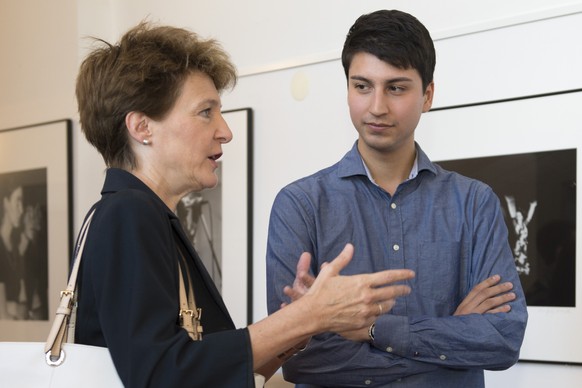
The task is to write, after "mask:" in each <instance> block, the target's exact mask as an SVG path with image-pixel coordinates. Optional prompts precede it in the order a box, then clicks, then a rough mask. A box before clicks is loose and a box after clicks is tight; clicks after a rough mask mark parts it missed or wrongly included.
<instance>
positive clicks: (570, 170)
mask: <svg viewBox="0 0 582 388" xmlns="http://www.w3.org/2000/svg"><path fill="white" fill-rule="evenodd" d="M581 101H582V89H576V90H566V91H560V92H556V93H548V94H543V95H534V96H524V97H518V98H512V99H506V100H500V101H486V102H482V103H475V104H467V105H459V106H452V107H439V108H438V109H433V110H431V111H429V112H427V113H425V114H424V115H423V117H422V118H421V121H420V123H419V126H418V128H417V130H416V140H417V141H418V143H419V144H420V145H421V147H422V148H423V150H424V151H425V152H426V153H427V155H428V156H429V157H430V158H431V160H433V161H435V162H436V163H437V164H441V165H442V166H444V167H445V168H447V169H453V170H457V171H458V172H460V173H462V174H464V175H469V176H471V175H473V177H474V178H477V179H479V180H482V181H484V182H485V183H488V184H489V185H490V186H491V187H492V189H493V190H494V192H495V193H496V194H497V195H498V197H499V200H500V204H501V206H502V209H503V210H504V211H505V212H506V213H507V216H508V218H510V217H509V212H510V210H509V205H508V202H507V199H506V198H505V196H506V195H507V193H506V192H504V190H506V189H505V188H507V187H509V188H510V189H509V190H510V191H513V192H515V193H517V196H516V198H517V200H516V203H517V206H520V208H521V212H522V215H524V216H525V215H526V214H527V213H529V212H530V211H531V202H533V200H531V198H534V197H536V196H540V198H543V200H539V201H538V203H537V204H536V206H537V208H536V209H535V213H536V215H537V216H538V217H541V218H544V217H545V218H546V219H548V220H549V219H554V218H555V216H556V214H557V213H559V212H562V215H563V216H564V217H565V219H568V220H569V222H570V221H571V223H572V224H573V228H570V229H569V231H570V232H571V233H574V236H573V239H574V241H573V244H574V247H572V246H571V245H572V243H571V242H570V248H571V250H570V251H569V253H568V255H570V256H574V257H570V258H569V260H571V261H572V263H571V264H572V267H571V268H570V270H571V271H572V272H573V273H574V277H573V280H574V282H575V285H574V287H573V291H572V292H573V293H574V295H573V299H572V300H569V301H568V302H565V303H555V305H546V304H551V303H546V302H542V303H537V304H538V305H530V306H528V313H529V319H528V324H527V328H526V333H525V338H524V342H523V345H522V347H521V352H520V361H534V362H546V363H567V364H580V363H582V349H581V348H580V347H579V346H576V345H575V344H577V343H580V342H581V341H582V334H581V333H580V330H579V323H580V322H582V306H581V301H582V287H581V285H582V260H581V259H580V250H577V249H576V248H575V246H576V242H577V241H579V240H580V237H581V230H580V229H581V228H576V225H577V221H578V220H579V219H580V206H577V204H578V203H580V195H581V192H580V190H576V181H577V179H578V176H579V173H580V171H582V170H581V168H580V158H578V157H577V150H578V149H580V147H582V137H581V136H580V135H579V131H580V125H581V124H582V120H581V118H580V114H579V112H578V111H579V109H578V107H579V105H580V102H581ZM479 171H480V172H479ZM552 174H557V175H563V176H564V175H565V176H566V178H565V180H560V179H559V177H552V176H551V175H552ZM557 182H561V183H557ZM557 184H564V185H566V186H569V187H561V188H556V190H553V191H552V190H549V186H552V185H557ZM544 186H545V187H544ZM540 190H541V191H540ZM544 190H549V191H547V192H546V191H544ZM564 190H565V191H564ZM565 192H567V194H566V195H565V197H562V194H564V193H565ZM564 201H569V202H570V203H563V202H564ZM571 202H574V203H571ZM563 212H566V213H563ZM567 212H574V214H569V213H567ZM525 217H527V216H525ZM534 217H535V216H534ZM532 220H533V219H532ZM506 221H507V219H506ZM538 221H540V220H538ZM532 222H533V221H532ZM508 224H509V225H511V223H510V221H508ZM532 226H534V225H533V224H532ZM508 232H509V233H510V234H509V239H510V247H512V249H513V248H514V246H513V245H512V244H513V243H515V239H513V241H512V234H511V233H514V231H513V228H512V227H511V228H510V227H508ZM530 232H531V233H530V235H529V238H530V240H532V241H533V240H534V239H536V237H539V236H537V234H540V233H546V232H547V231H546V230H544V231H543V232H542V225H537V226H535V228H534V229H532V230H531V231H530ZM540 244H545V243H540ZM534 245H535V244H534ZM534 245H532V247H531V249H532V250H533V249H538V248H539V247H537V248H536V247H535V246H534ZM532 253H534V252H532ZM539 254H540V255H541V252H540V253H539ZM526 283H527V282H524V281H523V280H522V284H523V285H524V290H525V289H526V286H527V284H526Z"/></svg>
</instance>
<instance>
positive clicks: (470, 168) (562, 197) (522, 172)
mask: <svg viewBox="0 0 582 388" xmlns="http://www.w3.org/2000/svg"><path fill="white" fill-rule="evenodd" d="M438 164H439V165H441V166H442V167H443V168H445V169H447V170H452V171H456V172H459V173H460V174H462V175H465V176H468V177H471V178H475V179H478V180H480V181H482V182H485V183H486V184H488V185H489V186H491V188H492V189H493V191H494V192H495V193H496V194H497V196H498V197H499V200H500V201H501V206H502V208H503V211H504V217H505V221H506V224H507V228H508V231H509V243H510V247H511V249H512V251H513V256H514V259H515V266H516V269H517V271H518V273H519V276H520V279H521V283H522V285H523V288H524V291H525V296H526V300H527V304H528V305H529V306H552V307H575V306H576V300H575V297H576V271H575V269H576V150H575V149H568V150H558V151H545V152H534V153H527V154H515V155H504V156H492V157H482V158H471V159H461V160H450V161H441V162H438Z"/></svg>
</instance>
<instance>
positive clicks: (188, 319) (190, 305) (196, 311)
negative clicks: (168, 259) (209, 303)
mask: <svg viewBox="0 0 582 388" xmlns="http://www.w3.org/2000/svg"><path fill="white" fill-rule="evenodd" d="M180 255H181V257H182V260H181V261H179V262H178V278H179V283H180V326H181V327H182V328H183V329H184V330H186V331H187V332H188V335H189V336H190V338H192V339H193V340H194V341H200V340H202V322H201V321H200V319H201V317H202V309H201V308H197V307H196V299H195V298H194V287H193V285H192V277H191V276H190V271H188V264H187V263H186V259H185V258H184V255H182V253H181V252H180ZM182 264H184V266H185V267H186V276H187V278H188V295H186V289H185V286H184V277H183V275H182Z"/></svg>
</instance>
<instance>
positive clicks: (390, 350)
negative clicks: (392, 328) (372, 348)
mask: <svg viewBox="0 0 582 388" xmlns="http://www.w3.org/2000/svg"><path fill="white" fill-rule="evenodd" d="M393 350H394V349H392V346H388V347H387V348H386V351H387V352H388V353H392V351H393Z"/></svg>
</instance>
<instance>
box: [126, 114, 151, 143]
mask: <svg viewBox="0 0 582 388" xmlns="http://www.w3.org/2000/svg"><path fill="white" fill-rule="evenodd" d="M148 120H149V118H148V117H147V116H146V115H145V114H144V113H142V112H136V111H131V112H129V113H128V114H127V115H125V126H126V127H127V131H128V133H129V136H131V137H132V138H133V139H134V140H136V141H137V142H138V143H142V144H149V142H150V141H151V140H150V137H151V136H152V133H151V131H150V129H149V127H148Z"/></svg>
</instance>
